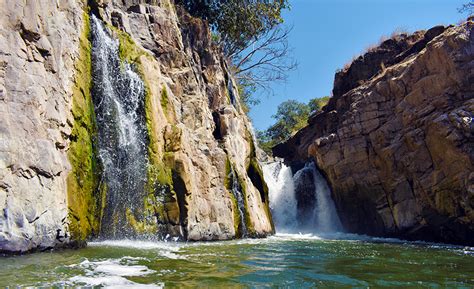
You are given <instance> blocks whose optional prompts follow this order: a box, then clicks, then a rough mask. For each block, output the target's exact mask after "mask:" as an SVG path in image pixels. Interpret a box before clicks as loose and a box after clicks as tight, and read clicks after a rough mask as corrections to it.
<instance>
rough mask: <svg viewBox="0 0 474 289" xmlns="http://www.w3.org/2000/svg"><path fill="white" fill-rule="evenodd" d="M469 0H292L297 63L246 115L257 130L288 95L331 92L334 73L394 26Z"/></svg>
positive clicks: (410, 24)
mask: <svg viewBox="0 0 474 289" xmlns="http://www.w3.org/2000/svg"><path fill="white" fill-rule="evenodd" d="M466 2H468V0H290V3H291V5H292V8H291V10H290V11H287V12H285V13H284V19H285V22H286V23H287V24H290V25H293V31H292V32H291V35H290V44H291V46H292V48H293V53H292V54H293V57H294V58H295V59H296V60H297V62H298V68H297V69H296V70H295V71H293V72H291V73H290V76H289V79H288V81H287V82H286V83H284V84H282V83H280V84H274V85H272V87H273V90H274V95H273V96H269V97H266V96H263V97H261V104H260V105H258V106H255V107H253V108H252V110H251V112H250V116H251V118H252V120H253V124H254V126H255V128H256V129H259V130H263V129H266V128H267V127H268V126H270V125H271V124H272V123H273V119H272V118H271V116H272V115H274V114H275V112H276V109H277V106H278V104H280V103H281V102H283V101H285V100H288V99H297V100H299V101H302V102H307V101H308V100H309V99H311V98H315V97H321V96H325V95H330V93H331V90H332V85H333V80H334V73H335V71H336V70H337V69H338V68H341V67H342V66H344V64H345V63H346V62H348V61H349V60H350V59H351V58H352V57H353V56H355V55H359V54H360V53H361V52H363V51H364V49H365V48H366V47H368V46H369V45H370V44H374V43H377V42H378V40H379V39H380V37H381V36H382V35H390V34H391V33H392V32H393V31H394V30H396V29H397V28H404V29H406V30H408V31H411V32H413V31H416V30H420V29H428V28H431V27H432V26H435V25H438V24H444V25H449V24H456V23H458V22H459V21H460V20H462V19H464V18H466V15H462V14H459V13H458V11H457V8H459V7H460V6H462V4H463V3H466Z"/></svg>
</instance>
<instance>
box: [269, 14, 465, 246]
mask: <svg viewBox="0 0 474 289" xmlns="http://www.w3.org/2000/svg"><path fill="white" fill-rule="evenodd" d="M473 28H474V23H473V19H469V20H468V21H466V22H464V23H462V24H460V25H458V26H449V27H443V26H438V27H434V28H432V29H430V30H428V31H419V32H416V33H414V34H412V35H406V34H402V35H398V36H396V37H394V38H392V39H388V40H386V41H384V42H383V43H381V45H380V46H378V47H376V48H373V49H371V50H370V51H368V52H367V53H365V54H364V55H362V56H360V57H359V58H357V59H356V60H355V61H354V62H353V63H352V64H351V65H350V66H349V67H347V68H345V69H344V70H342V71H339V72H338V73H337V74H336V77H335V83H334V90H333V97H332V98H331V100H330V102H329V104H328V105H327V106H326V107H325V108H324V109H323V110H322V112H320V113H318V114H317V115H314V116H312V117H311V119H310V120H309V124H308V126H307V127H305V128H303V129H302V130H301V131H299V132H298V133H297V134H296V135H295V136H294V137H292V138H291V139H289V140H288V141H287V142H286V143H283V144H280V145H278V146H276V147H275V148H274V154H275V155H276V156H280V157H284V158H285V159H286V160H287V161H288V162H290V163H298V162H302V161H305V160H307V159H309V158H313V159H314V160H315V161H316V163H317V165H318V166H319V168H320V169H321V170H322V171H323V172H324V174H325V175H326V177H327V179H328V181H329V183H330V185H331V187H332V194H333V198H334V201H335V203H336V206H337V210H338V212H339V215H340V218H341V221H342V223H343V225H344V227H345V229H346V230H347V231H348V232H353V233H360V234H369V235H374V236H387V237H400V238H405V239H411V240H426V241H437V242H447V243H454V244H467V245H473V244H474V210H473V208H474V170H473V169H474V166H473V160H474V146H473V136H474V123H473V112H474V99H473V96H474V31H473Z"/></svg>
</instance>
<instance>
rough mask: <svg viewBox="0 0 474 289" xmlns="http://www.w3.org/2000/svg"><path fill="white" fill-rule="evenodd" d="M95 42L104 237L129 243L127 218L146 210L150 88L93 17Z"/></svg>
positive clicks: (93, 71) (93, 50) (99, 22)
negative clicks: (146, 97)
mask: <svg viewBox="0 0 474 289" xmlns="http://www.w3.org/2000/svg"><path fill="white" fill-rule="evenodd" d="M91 38H92V77H93V89H92V97H93V101H94V106H95V113H96V120H97V126H98V147H99V157H100V160H101V162H102V165H103V175H104V178H103V181H104V182H105V184H106V188H107V193H106V198H107V199H106V204H107V205H106V206H105V212H104V216H103V219H102V228H101V233H100V234H101V237H104V238H124V237H127V236H129V235H130V234H131V232H130V229H129V228H128V226H127V225H126V213H127V212H129V213H130V212H132V213H134V212H136V211H137V210H139V209H140V208H141V207H142V200H143V199H144V192H145V185H146V181H147V164H148V157H147V130H146V120H145V117H144V115H145V113H144V92H145V89H144V84H143V82H142V80H141V79H140V77H139V76H138V74H137V73H136V72H135V71H134V70H133V67H132V66H131V65H130V64H128V63H126V62H123V61H121V60H120V57H119V42H118V40H116V39H114V38H112V37H111V36H110V35H109V31H108V30H107V29H106V28H105V27H104V25H103V24H102V21H100V20H99V19H97V18H96V17H95V16H94V15H92V17H91Z"/></svg>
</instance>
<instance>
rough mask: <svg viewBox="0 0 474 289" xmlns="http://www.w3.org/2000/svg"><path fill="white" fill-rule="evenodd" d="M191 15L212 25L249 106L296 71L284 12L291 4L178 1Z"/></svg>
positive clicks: (267, 0) (239, 0)
mask: <svg viewBox="0 0 474 289" xmlns="http://www.w3.org/2000/svg"><path fill="white" fill-rule="evenodd" d="M176 2H177V3H178V4H180V5H182V6H183V7H184V8H185V9H186V10H187V11H189V12H190V13H191V15H193V16H196V17H200V18H202V19H205V20H207V21H208V22H209V25H210V27H211V29H212V31H213V33H214V35H215V39H216V41H217V42H218V44H219V45H220V46H221V47H222V50H223V52H224V54H225V55H226V56H227V58H228V59H229V60H230V63H231V66H232V68H233V72H234V75H235V77H236V79H237V80H238V82H239V84H240V86H241V98H242V99H243V101H244V103H245V104H247V105H252V104H255V103H257V102H258V100H257V99H256V98H255V97H254V96H253V94H254V93H255V91H256V90H259V89H263V90H267V91H269V88H270V86H269V84H270V83H271V82H273V81H282V80H286V78H287V72H288V71H290V70H292V69H294V68H295V67H296V62H295V61H294V60H293V59H292V58H291V57H290V47H289V45H288V36H289V33H290V31H291V28H288V27H285V26H284V25H283V18H282V17H281V12H282V11H283V10H284V9H289V4H288V0H176Z"/></svg>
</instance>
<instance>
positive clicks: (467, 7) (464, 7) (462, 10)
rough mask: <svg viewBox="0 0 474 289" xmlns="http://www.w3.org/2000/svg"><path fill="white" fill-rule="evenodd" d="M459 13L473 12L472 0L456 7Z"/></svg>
mask: <svg viewBox="0 0 474 289" xmlns="http://www.w3.org/2000/svg"><path fill="white" fill-rule="evenodd" d="M458 11H459V13H467V14H468V15H469V16H471V15H473V14H474V1H470V2H469V3H466V4H464V5H462V6H461V8H459V9H458Z"/></svg>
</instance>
